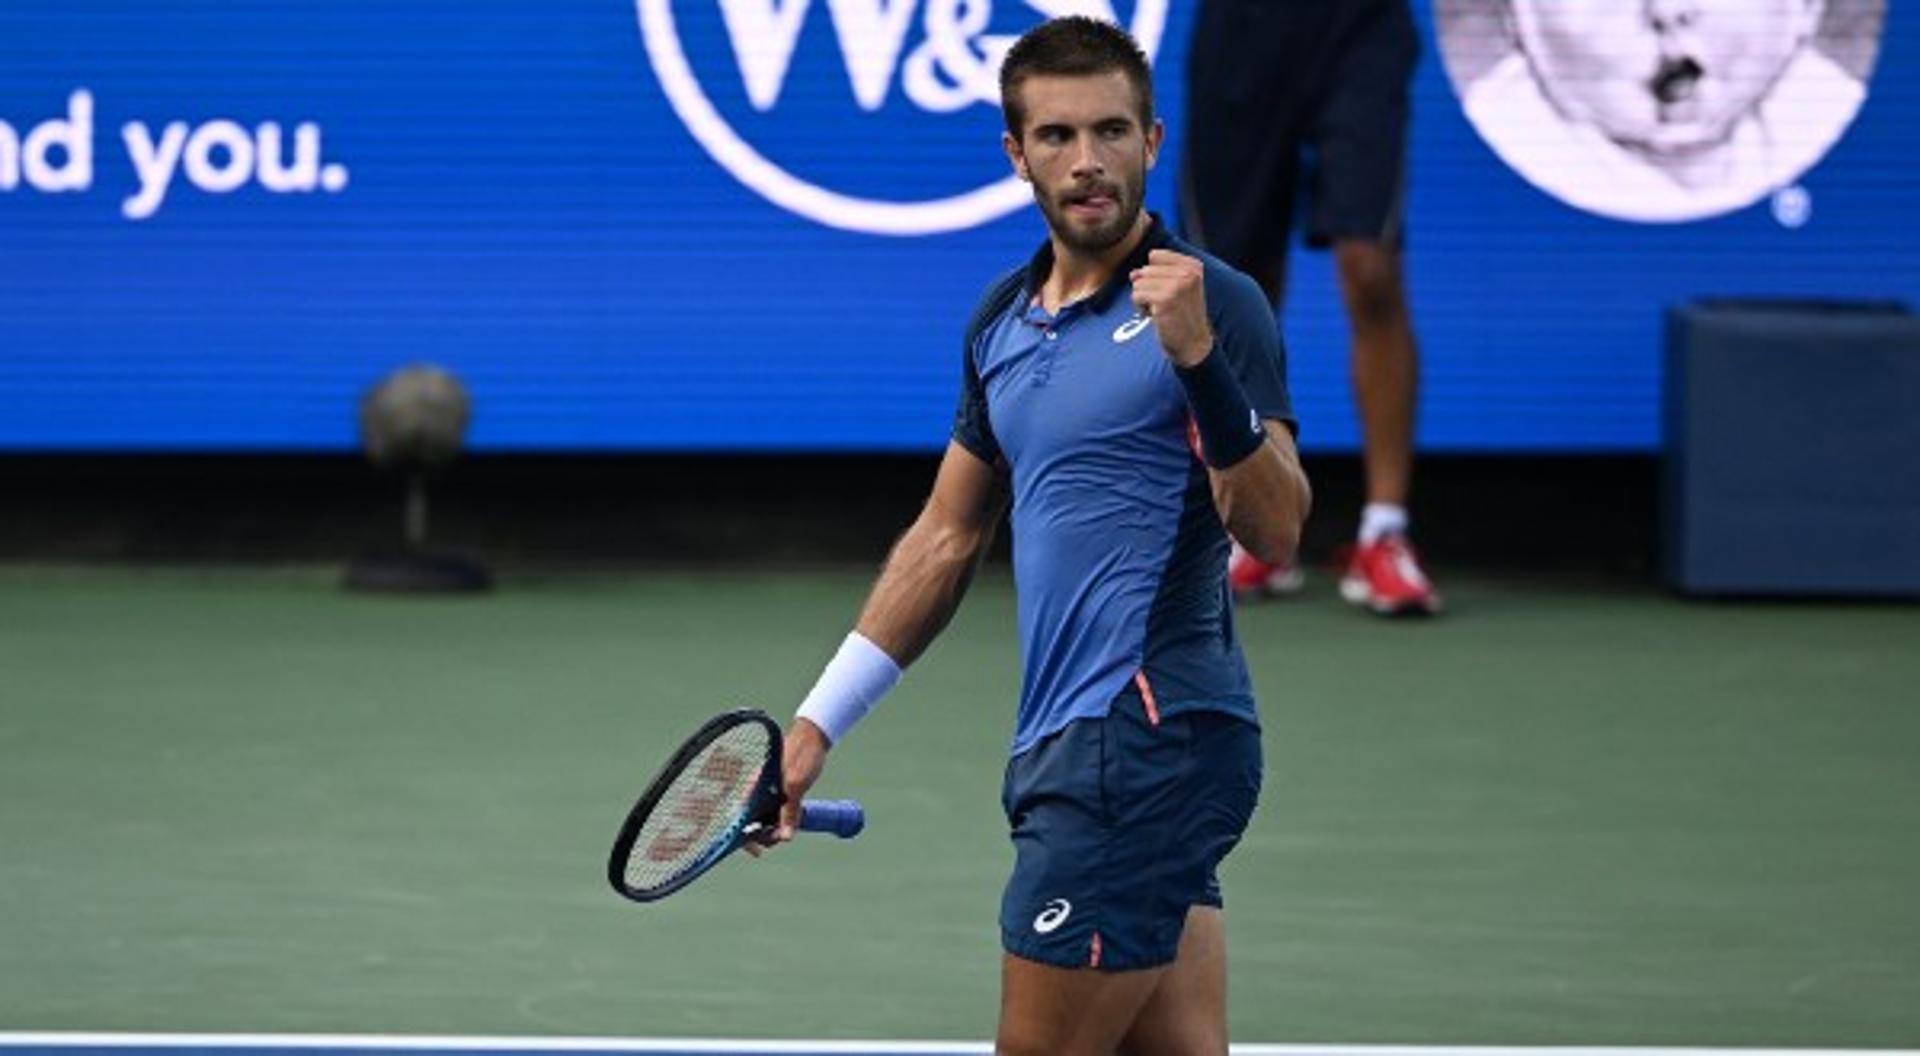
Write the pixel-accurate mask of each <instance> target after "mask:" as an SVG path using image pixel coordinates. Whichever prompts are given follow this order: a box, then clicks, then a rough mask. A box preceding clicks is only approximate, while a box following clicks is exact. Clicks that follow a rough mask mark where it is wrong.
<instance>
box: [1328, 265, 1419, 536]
mask: <svg viewBox="0 0 1920 1056" xmlns="http://www.w3.org/2000/svg"><path fill="white" fill-rule="evenodd" d="M1334 258H1335V261H1336V263H1337V264H1338V265H1339V269H1340V290H1341V293H1342V294H1343V295H1344V296H1345V299H1346V303H1347V318H1348V319H1349V320H1350V321H1351V323H1352V325H1353V390H1354V397H1355V399H1356V400H1357V401H1358V403H1359V405H1360V428H1361V432H1362V434H1363V436H1364V439H1365V449H1366V462H1367V501H1368V502H1381V503H1391V504H1393V505H1395V506H1404V505H1406V503H1407V495H1408V493H1409V491H1410V490H1411V488H1412V483H1413V407H1414V393H1415V390H1416V388H1417V387H1418V385H1419V378H1420V365H1419V360H1418V356H1417V354H1416V353H1415V351H1414V342H1413V323H1412V319H1411V317H1410V314H1409V312H1408V310H1407V293H1406V285H1405V283H1404V281H1403V280H1402V278H1401V268H1400V253H1399V251H1398V250H1395V249H1392V248H1390V247H1388V246H1386V245H1384V244H1382V243H1379V242H1371V241H1364V240H1358V239H1347V240H1342V241H1341V242H1339V243H1337V244H1335V246H1334Z"/></svg>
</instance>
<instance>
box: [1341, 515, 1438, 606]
mask: <svg viewBox="0 0 1920 1056" xmlns="http://www.w3.org/2000/svg"><path fill="white" fill-rule="evenodd" d="M1340 596H1341V597H1343V598H1345V599H1347V600H1348V601H1350V602H1352V603H1353V604H1355V605H1359V606H1362V607H1363V608H1366V609H1368V610H1369V611H1372V612H1375V613H1378V614H1379V615H1381V616H1431V615H1434V614H1435V613H1438V612H1439V611H1440V594H1439V592H1438V591H1436V590H1434V589H1433V582H1432V581H1431V580H1429V579H1428V578H1427V574H1426V572H1424V571H1422V570H1421V568H1420V558H1419V557H1418V556H1417V555H1416V554H1415V553H1414V551H1413V544H1412V543H1409V542H1408V541H1407V538H1406V536H1403V535H1383V536H1381V537H1380V538H1379V539H1376V540H1374V541H1373V542H1371V543H1362V544H1360V545H1358V546H1356V547H1354V549H1353V557H1352V558H1351V559H1350V560H1349V561H1348V562H1347V571H1346V574H1345V575H1343V576H1342V577H1341V578H1340Z"/></svg>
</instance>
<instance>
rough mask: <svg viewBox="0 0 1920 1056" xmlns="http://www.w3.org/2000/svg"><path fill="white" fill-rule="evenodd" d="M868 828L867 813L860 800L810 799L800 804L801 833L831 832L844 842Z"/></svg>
mask: <svg viewBox="0 0 1920 1056" xmlns="http://www.w3.org/2000/svg"><path fill="white" fill-rule="evenodd" d="M866 827H867V812H866V810H865V809H864V808H862V807H861V806H860V803H859V801H858V800H852V799H809V800H807V801H806V802H804V803H801V804H800V831H801V832H831V833H833V834H834V835H835V836H838V837H840V838H841V839H843V840H850V839H852V838H854V837H855V836H858V835H860V830H861V829H864V828H866Z"/></svg>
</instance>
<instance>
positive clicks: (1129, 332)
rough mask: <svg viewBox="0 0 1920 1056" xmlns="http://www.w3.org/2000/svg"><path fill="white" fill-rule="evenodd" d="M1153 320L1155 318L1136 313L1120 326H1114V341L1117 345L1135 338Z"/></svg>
mask: <svg viewBox="0 0 1920 1056" xmlns="http://www.w3.org/2000/svg"><path fill="white" fill-rule="evenodd" d="M1151 322H1153V320H1152V319H1149V318H1147V317H1146V316H1144V315H1136V316H1134V317H1133V318H1131V319H1129V320H1127V321H1126V322H1124V323H1121V324H1120V325H1119V326H1116V327H1114V328H1113V343H1114V344H1116V345H1117V344H1121V343H1123V342H1127V341H1131V340H1133V337H1134V335H1135V334H1138V333H1139V332H1140V331H1142V330H1145V329H1146V328H1147V324H1149V323H1151Z"/></svg>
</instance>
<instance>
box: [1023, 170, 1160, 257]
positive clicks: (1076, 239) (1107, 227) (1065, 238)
mask: <svg viewBox="0 0 1920 1056" xmlns="http://www.w3.org/2000/svg"><path fill="white" fill-rule="evenodd" d="M1145 182H1146V181H1145V180H1144V179H1143V180H1142V181H1141V183H1142V184H1144V183H1145ZM1114 190H1115V194H1114V204H1115V205H1116V206H1118V208H1116V209H1115V210H1114V214H1113V221H1112V222H1111V223H1108V224H1104V225H1102V226H1100V227H1096V228H1094V229H1092V230H1086V229H1083V228H1077V227H1074V226H1072V225H1071V223H1070V222H1069V221H1068V220H1067V217H1066V207H1065V206H1063V205H1059V204H1056V203H1055V202H1054V201H1052V200H1051V199H1050V198H1049V197H1048V196H1047V195H1046V194H1045V193H1044V192H1042V191H1040V190H1039V189H1037V188H1036V189H1035V190H1034V194H1033V200H1034V201H1035V202H1036V203H1038V204H1039V206H1040V213H1041V215H1043V216H1045V217H1046V218H1047V229H1048V230H1049V231H1051V232H1053V237H1054V238H1056V239H1059V240H1060V244H1061V245H1063V246H1066V247H1067V248H1068V249H1070V250H1072V251H1074V252H1075V253H1081V254H1085V255H1087V256H1098V255H1100V254H1101V253H1105V252H1106V251H1107V250H1109V249H1112V248H1113V247H1114V246H1116V245H1119V244H1120V241H1121V240H1122V239H1124V238H1126V237H1127V234H1128V233H1129V232H1131V231H1132V230H1133V225H1134V223H1135V222H1136V221H1138V220H1139V219H1140V207H1141V205H1142V200H1143V199H1144V197H1145V195H1143V194H1142V193H1141V192H1140V190H1139V189H1138V188H1137V187H1125V186H1119V187H1116V188H1114Z"/></svg>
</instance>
